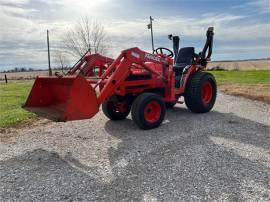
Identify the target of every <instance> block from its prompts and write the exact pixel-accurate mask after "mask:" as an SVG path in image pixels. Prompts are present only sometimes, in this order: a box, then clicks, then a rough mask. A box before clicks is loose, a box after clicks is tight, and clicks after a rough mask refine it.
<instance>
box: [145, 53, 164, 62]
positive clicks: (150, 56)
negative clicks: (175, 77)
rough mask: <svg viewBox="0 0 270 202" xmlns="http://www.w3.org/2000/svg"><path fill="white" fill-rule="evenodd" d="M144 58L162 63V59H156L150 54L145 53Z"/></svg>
mask: <svg viewBox="0 0 270 202" xmlns="http://www.w3.org/2000/svg"><path fill="white" fill-rule="evenodd" d="M144 57H145V58H148V59H150V60H155V61H157V62H160V58H159V57H156V56H154V55H152V54H150V53H145V55H144Z"/></svg>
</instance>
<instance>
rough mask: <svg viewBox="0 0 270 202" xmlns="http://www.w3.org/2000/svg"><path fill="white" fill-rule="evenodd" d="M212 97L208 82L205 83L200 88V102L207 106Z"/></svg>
mask: <svg viewBox="0 0 270 202" xmlns="http://www.w3.org/2000/svg"><path fill="white" fill-rule="evenodd" d="M212 97H213V87H212V84H211V82H210V81H206V82H205V83H204V84H203V86H202V101H203V103H204V104H208V103H209V102H210V101H211V99H212Z"/></svg>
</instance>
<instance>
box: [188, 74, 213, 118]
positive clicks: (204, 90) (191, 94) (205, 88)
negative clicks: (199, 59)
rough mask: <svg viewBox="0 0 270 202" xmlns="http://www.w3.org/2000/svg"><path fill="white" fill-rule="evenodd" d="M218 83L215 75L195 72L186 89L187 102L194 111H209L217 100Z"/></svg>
mask: <svg viewBox="0 0 270 202" xmlns="http://www.w3.org/2000/svg"><path fill="white" fill-rule="evenodd" d="M216 95H217V85H216V80H215V78H214V76H213V75H212V74H210V73H208V72H196V73H194V74H193V75H192V76H191V77H190V79H189V81H188V83H187V86H186V89H185V103H186V106H187V107H188V108H189V109H190V111H192V112H194V113H206V112H209V111H210V110H211V109H212V108H213V106H214V104H215V101H216Z"/></svg>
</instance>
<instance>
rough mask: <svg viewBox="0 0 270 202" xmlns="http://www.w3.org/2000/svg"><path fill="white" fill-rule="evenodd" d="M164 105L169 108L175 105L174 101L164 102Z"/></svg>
mask: <svg viewBox="0 0 270 202" xmlns="http://www.w3.org/2000/svg"><path fill="white" fill-rule="evenodd" d="M165 105H166V108H167V109H170V108H173V107H174V106H175V105H176V102H166V103H165Z"/></svg>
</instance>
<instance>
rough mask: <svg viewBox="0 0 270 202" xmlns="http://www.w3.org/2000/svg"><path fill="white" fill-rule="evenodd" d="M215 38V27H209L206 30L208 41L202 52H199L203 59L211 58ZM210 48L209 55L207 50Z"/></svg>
mask: <svg viewBox="0 0 270 202" xmlns="http://www.w3.org/2000/svg"><path fill="white" fill-rule="evenodd" d="M213 39H214V27H209V28H208V30H207V32H206V42H205V45H204V47H203V50H202V52H201V53H200V54H199V55H200V57H201V58H203V59H210V57H211V55H212V48H213ZM207 50H208V53H207V56H206V52H207Z"/></svg>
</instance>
